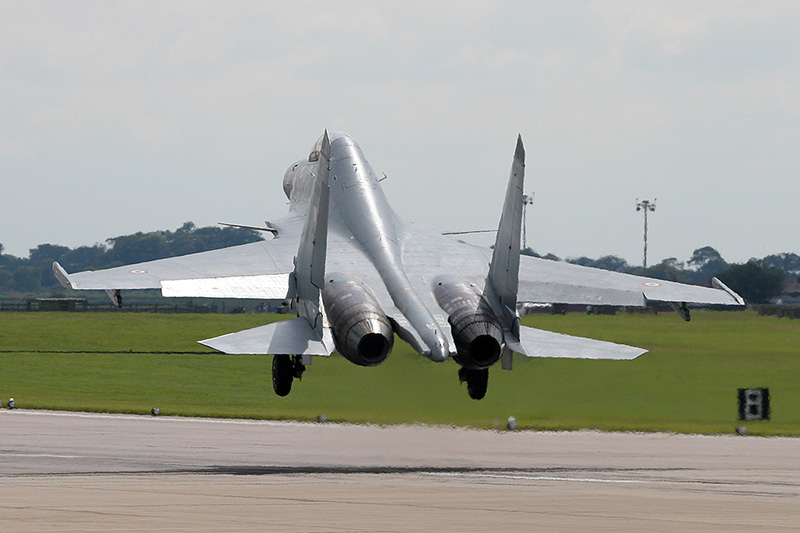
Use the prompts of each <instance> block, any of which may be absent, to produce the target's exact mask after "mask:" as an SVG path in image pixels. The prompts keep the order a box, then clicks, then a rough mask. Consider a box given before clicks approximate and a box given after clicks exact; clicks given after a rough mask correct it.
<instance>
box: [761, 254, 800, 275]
mask: <svg viewBox="0 0 800 533" xmlns="http://www.w3.org/2000/svg"><path fill="white" fill-rule="evenodd" d="M760 263H761V264H762V265H764V266H766V267H773V268H777V269H778V270H780V271H782V272H783V274H784V275H785V276H786V279H791V280H793V279H797V278H798V277H800V255H797V254H793V253H781V254H773V255H768V256H767V257H765V258H764V259H762V260H761V261H760Z"/></svg>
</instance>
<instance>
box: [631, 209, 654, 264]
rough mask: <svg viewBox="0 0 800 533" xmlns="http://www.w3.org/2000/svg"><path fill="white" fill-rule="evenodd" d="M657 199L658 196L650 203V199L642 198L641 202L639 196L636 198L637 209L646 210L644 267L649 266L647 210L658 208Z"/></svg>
mask: <svg viewBox="0 0 800 533" xmlns="http://www.w3.org/2000/svg"><path fill="white" fill-rule="evenodd" d="M657 200H658V198H655V199H654V200H653V202H652V203H650V200H642V201H641V202H640V201H639V199H638V198H637V199H636V210H637V211H644V253H643V257H642V268H647V212H648V211H655V210H656V201H657Z"/></svg>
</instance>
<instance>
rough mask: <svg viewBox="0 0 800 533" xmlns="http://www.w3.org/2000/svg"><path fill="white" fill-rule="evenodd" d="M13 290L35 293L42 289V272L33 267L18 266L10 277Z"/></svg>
mask: <svg viewBox="0 0 800 533" xmlns="http://www.w3.org/2000/svg"><path fill="white" fill-rule="evenodd" d="M11 284H12V288H13V289H14V290H17V291H20V292H36V291H38V290H40V289H41V288H42V271H41V269H40V268H39V267H35V266H20V267H17V269H16V270H14V274H12V276H11Z"/></svg>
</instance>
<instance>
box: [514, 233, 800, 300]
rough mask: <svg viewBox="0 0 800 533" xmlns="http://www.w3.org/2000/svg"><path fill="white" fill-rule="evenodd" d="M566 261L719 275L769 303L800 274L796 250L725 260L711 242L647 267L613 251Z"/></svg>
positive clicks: (670, 276)
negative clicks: (686, 254) (689, 253)
mask: <svg viewBox="0 0 800 533" xmlns="http://www.w3.org/2000/svg"><path fill="white" fill-rule="evenodd" d="M522 253H523V254H526V255H532V256H534V257H542V258H544V259H551V260H554V261H560V260H561V259H560V258H559V257H557V256H555V255H553V254H547V255H544V256H540V255H539V254H537V253H536V252H534V251H533V250H531V249H530V248H527V249H525V250H523V251H522ZM566 261H567V262H568V263H573V264H576V265H582V266H588V267H594V268H601V269H603V270H612V271H614V272H625V273H627V274H636V275H638V276H647V277H650V278H656V279H663V280H666V281H678V282H681V283H692V284H696V285H706V286H707V285H709V284H710V283H711V279H712V278H714V277H716V278H719V279H720V280H721V281H722V282H723V283H725V284H726V285H727V286H728V287H730V288H731V289H733V290H734V291H736V292H737V293H739V294H740V295H741V296H742V297H743V298H744V299H745V300H746V301H747V302H748V303H766V302H768V301H770V300H772V299H774V298H777V297H778V296H780V295H781V293H782V292H783V289H784V285H785V283H786V282H787V281H796V280H798V278H800V256H798V255H797V254H794V253H781V254H773V255H768V256H767V257H764V258H762V259H755V258H753V259H750V260H749V261H748V262H746V263H740V264H737V263H728V262H727V261H725V259H723V258H722V256H721V255H720V253H719V252H718V251H717V250H715V249H714V248H712V247H711V246H705V247H703V248H698V249H697V250H695V251H694V253H693V254H692V257H690V258H689V260H688V261H686V263H684V262H682V261H679V260H678V259H677V258H675V257H670V258H667V259H664V260H663V261H661V262H660V263H658V264H656V265H652V266H649V267H647V268H642V267H637V266H633V265H630V264H628V262H627V261H625V260H624V259H622V258H621V257H617V256H614V255H606V256H603V257H601V258H599V259H590V258H588V257H578V258H576V259H567V260H566Z"/></svg>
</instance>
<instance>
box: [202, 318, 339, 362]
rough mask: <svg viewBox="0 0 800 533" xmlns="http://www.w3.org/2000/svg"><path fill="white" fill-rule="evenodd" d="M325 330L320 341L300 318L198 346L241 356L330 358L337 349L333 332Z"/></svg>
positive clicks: (237, 333) (223, 336)
mask: <svg viewBox="0 0 800 533" xmlns="http://www.w3.org/2000/svg"><path fill="white" fill-rule="evenodd" d="M322 329H323V335H322V338H320V337H319V335H318V334H317V333H316V332H315V331H314V329H313V328H312V327H311V326H309V325H308V322H307V321H306V319H304V318H302V317H297V318H293V319H291V320H284V321H281V322H273V323H272V324H267V325H265V326H258V327H256V328H251V329H246V330H243V331H237V332H236V333H228V334H227V335H221V336H219V337H214V338H212V339H205V340H202V341H198V342H199V343H200V344H202V345H204V346H208V347H209V348H213V349H214V350H217V351H219V352H223V353H227V354H237V355H243V354H270V355H276V354H278V355H286V354H290V355H330V354H331V353H332V352H333V349H334V348H333V336H332V335H331V333H330V328H322Z"/></svg>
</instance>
